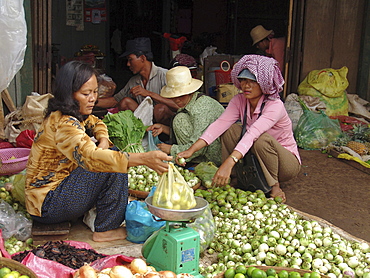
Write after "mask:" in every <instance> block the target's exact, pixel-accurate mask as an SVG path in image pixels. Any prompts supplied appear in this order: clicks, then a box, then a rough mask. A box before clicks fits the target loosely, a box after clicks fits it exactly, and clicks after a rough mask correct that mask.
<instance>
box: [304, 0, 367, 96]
mask: <svg viewBox="0 0 370 278" xmlns="http://www.w3.org/2000/svg"><path fill="white" fill-rule="evenodd" d="M364 11H365V0H341V1H337V0H325V1H321V0H310V1H306V14H305V26H304V30H303V49H302V70H301V73H300V78H301V80H303V78H304V77H305V76H306V75H307V74H308V73H309V72H310V71H311V70H317V69H324V68H334V69H339V68H341V67H343V66H346V67H347V68H348V75H347V79H348V81H349V86H348V89H347V92H348V93H351V94H358V93H359V92H358V91H357V74H358V70H359V64H360V63H361V61H359V58H360V50H361V48H362V47H361V46H362V40H361V38H362V32H363V21H364ZM362 93H363V92H362ZM363 97H366V96H365V95H363Z"/></svg>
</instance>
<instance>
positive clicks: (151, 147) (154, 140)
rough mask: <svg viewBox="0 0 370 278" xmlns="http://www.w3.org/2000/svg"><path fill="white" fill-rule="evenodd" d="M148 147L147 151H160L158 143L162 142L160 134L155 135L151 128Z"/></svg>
mask: <svg viewBox="0 0 370 278" xmlns="http://www.w3.org/2000/svg"><path fill="white" fill-rule="evenodd" d="M147 136H148V148H147V151H160V149H159V148H158V147H157V144H159V143H160V141H159V139H158V136H157V137H154V136H153V133H152V131H151V130H149V131H148V135H147Z"/></svg>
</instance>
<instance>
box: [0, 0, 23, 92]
mask: <svg viewBox="0 0 370 278" xmlns="http://www.w3.org/2000/svg"><path fill="white" fill-rule="evenodd" d="M0 7H1V8H0V41H1V43H0V53H1V55H0V73H1V74H0V92H2V91H3V90H4V89H6V88H7V87H8V86H9V84H10V82H11V81H12V80H13V78H14V76H15V75H16V74H17V72H18V71H19V70H20V69H21V67H22V66H23V61H24V54H25V52H26V48H27V25H26V20H25V16H24V9H23V0H1V1H0Z"/></svg>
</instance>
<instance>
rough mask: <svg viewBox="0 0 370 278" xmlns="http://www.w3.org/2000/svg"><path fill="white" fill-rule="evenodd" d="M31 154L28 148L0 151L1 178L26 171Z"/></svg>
mask: <svg viewBox="0 0 370 278" xmlns="http://www.w3.org/2000/svg"><path fill="white" fill-rule="evenodd" d="M29 154H30V149H28V148H7V149H0V159H1V167H0V176H11V175H14V174H18V173H19V172H21V171H23V170H24V169H26V166H27V161H28V155H29ZM14 157H15V159H14ZM12 158H13V159H12Z"/></svg>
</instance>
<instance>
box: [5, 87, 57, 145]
mask: <svg viewBox="0 0 370 278" xmlns="http://www.w3.org/2000/svg"><path fill="white" fill-rule="evenodd" d="M51 97H53V96H52V95H51V94H44V95H40V96H34V95H31V96H27V98H26V101H25V103H24V104H23V106H22V107H21V108H18V109H17V110H15V111H13V112H11V113H9V114H8V115H6V116H5V136H6V138H8V141H9V142H10V143H15V142H16V140H15V139H16V138H17V137H18V135H19V134H20V133H21V132H22V131H23V130H26V129H29V130H34V131H37V130H38V129H39V127H40V125H41V123H42V120H43V119H44V112H45V109H46V108H47V106H48V101H49V99H50V98H51Z"/></svg>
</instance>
